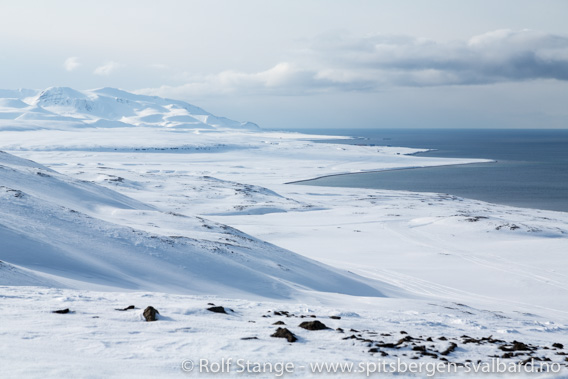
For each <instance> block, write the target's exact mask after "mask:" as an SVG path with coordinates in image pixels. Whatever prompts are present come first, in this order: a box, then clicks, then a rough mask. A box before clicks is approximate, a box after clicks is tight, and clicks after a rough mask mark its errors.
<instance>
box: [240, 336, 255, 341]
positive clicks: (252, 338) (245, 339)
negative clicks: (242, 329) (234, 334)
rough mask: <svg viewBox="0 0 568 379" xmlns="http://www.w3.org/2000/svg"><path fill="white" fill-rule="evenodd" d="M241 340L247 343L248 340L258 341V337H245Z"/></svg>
mask: <svg viewBox="0 0 568 379" xmlns="http://www.w3.org/2000/svg"><path fill="white" fill-rule="evenodd" d="M241 339H242V340H244V341H247V340H257V339H258V337H243V338H241Z"/></svg>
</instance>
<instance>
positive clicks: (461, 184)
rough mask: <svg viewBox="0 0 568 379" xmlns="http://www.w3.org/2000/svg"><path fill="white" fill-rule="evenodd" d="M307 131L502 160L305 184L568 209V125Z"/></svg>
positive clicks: (443, 154)
mask: <svg viewBox="0 0 568 379" xmlns="http://www.w3.org/2000/svg"><path fill="white" fill-rule="evenodd" d="M302 132H309V133H314V134H326V135H348V136H353V137H359V138H357V139H353V140H341V141H340V143H345V144H375V145H383V146H384V145H391V146H403V147H414V148H428V149H436V151H432V152H428V153H421V154H419V155H427V156H432V157H453V158H486V159H493V160H496V161H497V162H495V163H483V164H471V165H459V166H448V167H435V168H419V169H408V170H396V171H387V172H370V173H360V174H349V175H339V176H331V177H325V178H320V179H315V180H311V181H306V182H302V184H309V185H318V186H332V187H358V188H375V189H390V190H408V191H416V192H438V193H448V194H452V195H457V196H461V197H467V198H471V199H478V200H483V201H488V202H492V203H499V204H507V205H513V206H519V207H527V208H537V209H548V210H555V211H564V212H568V130H495V129H491V130H487V129H485V130H484V129H481V130H480V129H476V130H471V129H466V130H464V129H453V130H447V129H399V130H394V129H332V130H327V129H326V130H322V129H313V130H302ZM329 142H331V141H329ZM333 142H334V143H338V141H337V140H334V141H333Z"/></svg>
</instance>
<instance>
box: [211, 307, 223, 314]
mask: <svg viewBox="0 0 568 379" xmlns="http://www.w3.org/2000/svg"><path fill="white" fill-rule="evenodd" d="M207 310H208V311H209V312H213V313H224V314H227V311H226V310H225V308H223V307H211V308H207Z"/></svg>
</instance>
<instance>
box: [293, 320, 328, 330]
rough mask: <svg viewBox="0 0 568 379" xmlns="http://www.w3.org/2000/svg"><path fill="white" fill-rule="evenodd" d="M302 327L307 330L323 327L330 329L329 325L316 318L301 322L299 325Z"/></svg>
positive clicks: (321, 328)
mask: <svg viewBox="0 0 568 379" xmlns="http://www.w3.org/2000/svg"><path fill="white" fill-rule="evenodd" d="M299 327H300V328H304V329H307V330H323V329H329V328H328V327H327V326H325V324H324V323H322V322H320V321H318V320H315V321H304V322H303V323H301V324H300V325H299Z"/></svg>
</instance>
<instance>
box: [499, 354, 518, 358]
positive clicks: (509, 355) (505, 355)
mask: <svg viewBox="0 0 568 379" xmlns="http://www.w3.org/2000/svg"><path fill="white" fill-rule="evenodd" d="M514 356H515V355H514V354H513V353H505V354H503V355H502V356H501V358H513V357H514Z"/></svg>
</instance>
